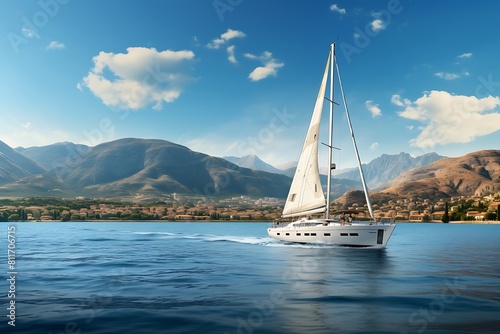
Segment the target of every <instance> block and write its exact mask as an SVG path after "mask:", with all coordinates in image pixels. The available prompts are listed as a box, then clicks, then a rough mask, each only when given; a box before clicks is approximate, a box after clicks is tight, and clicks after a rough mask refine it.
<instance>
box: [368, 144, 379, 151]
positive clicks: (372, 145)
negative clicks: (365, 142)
mask: <svg viewBox="0 0 500 334" xmlns="http://www.w3.org/2000/svg"><path fill="white" fill-rule="evenodd" d="M377 148H378V143H373V144H371V145H370V150H371V151H375V150H376V149H377Z"/></svg>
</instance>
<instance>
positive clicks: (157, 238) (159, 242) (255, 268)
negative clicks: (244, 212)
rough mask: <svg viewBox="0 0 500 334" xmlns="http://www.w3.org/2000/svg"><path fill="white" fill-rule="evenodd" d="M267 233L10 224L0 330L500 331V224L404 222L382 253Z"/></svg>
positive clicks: (247, 228) (0, 232)
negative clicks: (11, 255)
mask: <svg viewBox="0 0 500 334" xmlns="http://www.w3.org/2000/svg"><path fill="white" fill-rule="evenodd" d="M11 226H15V238H16V239H15V252H16V253H15V268H14V269H15V272H16V274H15V282H14V283H15V284H14V288H15V297H13V296H11V297H12V298H8V291H9V290H10V289H11V288H12V286H11V283H13V282H9V278H10V276H9V275H8V272H10V270H9V268H8V265H7V264H8V259H7V252H8V244H9V243H8V239H7V238H8V237H7V234H8V228H9V227H11ZM266 228H267V224H266V223H148V222H130V223H129V222H117V223H97V222H85V223H55V222H54V223H16V224H11V223H2V224H0V238H1V240H2V241H1V242H0V254H1V256H0V268H1V271H0V275H1V276H2V277H3V279H2V280H1V284H0V289H1V294H0V295H1V297H0V304H1V305H2V307H1V309H2V310H3V311H2V313H3V314H2V321H1V323H0V332H1V333H19V334H21V333H36V334H43V333H47V334H48V333H54V334H62V333H96V334H97V333H99V334H100V333H103V334H104V333H128V334H135V333H137V334H147V333H200V334H203V333H206V334H210V333H222V334H225V333H238V334H239V333H245V334H251V333H266V334H277V333H301V334H302V333H440V334H442V333H453V334H456V333H500V225H473V224H413V223H412V224H409V223H406V224H405V223H402V224H398V226H397V228H396V230H395V232H394V234H393V236H392V238H391V240H390V241H389V243H388V246H387V247H386V248H385V249H383V250H376V249H358V248H345V247H332V246H319V245H296V244H287V243H283V242H279V241H275V240H272V239H270V238H268V237H267V234H266ZM11 241H12V240H11ZM11 247H13V246H11ZM12 300H14V301H15V327H13V326H12V325H9V323H8V322H9V321H12V320H10V319H9V317H8V315H9V313H10V312H11V311H9V310H7V307H9V305H10V304H9V303H10V302H11V301H12Z"/></svg>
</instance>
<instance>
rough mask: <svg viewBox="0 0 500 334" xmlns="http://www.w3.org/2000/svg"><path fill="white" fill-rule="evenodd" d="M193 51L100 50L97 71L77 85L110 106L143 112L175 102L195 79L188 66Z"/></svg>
mask: <svg viewBox="0 0 500 334" xmlns="http://www.w3.org/2000/svg"><path fill="white" fill-rule="evenodd" d="M193 60H194V53H193V52H192V51H188V50H184V51H171V50H165V51H157V50H156V49H155V48H143V47H129V48H127V53H118V54H114V53H112V52H104V51H101V52H100V53H99V54H98V55H97V56H95V57H94V58H93V61H94V68H93V69H92V70H91V71H90V72H89V73H88V75H87V76H86V77H84V78H83V82H82V83H79V84H78V85H77V88H79V89H80V90H81V89H82V87H84V86H85V87H88V88H89V89H90V90H91V91H92V93H94V95H95V96H97V97H99V98H100V99H101V100H102V102H103V103H104V104H106V105H107V106H113V107H118V108H124V109H140V108H144V107H146V106H147V105H149V104H152V103H153V104H154V107H153V108H154V109H157V110H160V109H161V108H162V104H163V102H173V101H174V100H175V99H177V98H178V97H179V96H180V94H181V93H182V91H183V89H184V87H185V86H186V84H187V83H188V82H190V81H192V80H193V78H191V77H190V76H189V75H188V74H187V72H188V69H187V68H186V66H187V65H189V64H191V62H192V61H193Z"/></svg>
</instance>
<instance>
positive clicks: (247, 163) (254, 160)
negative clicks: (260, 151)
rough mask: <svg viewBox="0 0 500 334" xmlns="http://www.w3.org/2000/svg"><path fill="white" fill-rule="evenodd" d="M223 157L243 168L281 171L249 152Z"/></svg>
mask: <svg viewBox="0 0 500 334" xmlns="http://www.w3.org/2000/svg"><path fill="white" fill-rule="evenodd" d="M223 159H225V160H227V161H229V162H232V163H233V164H235V165H237V166H240V167H244V168H250V169H254V170H260V171H264V172H269V173H278V174H281V173H282V172H283V171H282V170H280V169H278V168H276V167H274V166H272V165H270V164H268V163H266V162H264V161H263V160H262V159H260V158H259V157H258V156H257V155H255V154H249V155H245V156H243V157H240V158H239V157H234V156H226V157H223Z"/></svg>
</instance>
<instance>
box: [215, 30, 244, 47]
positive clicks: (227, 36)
mask: <svg viewBox="0 0 500 334" xmlns="http://www.w3.org/2000/svg"><path fill="white" fill-rule="evenodd" d="M245 36H246V35H245V33H243V32H242V31H239V30H233V29H227V31H226V32H225V33H223V34H222V35H220V37H219V38H215V39H214V40H212V41H211V42H210V43H208V44H207V47H208V48H210V49H219V48H220V47H221V46H222V45H224V44H226V43H227V42H228V41H230V40H232V39H233V38H243V37H245Z"/></svg>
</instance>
